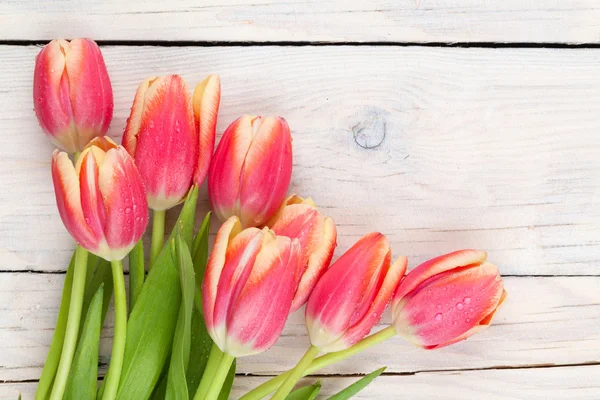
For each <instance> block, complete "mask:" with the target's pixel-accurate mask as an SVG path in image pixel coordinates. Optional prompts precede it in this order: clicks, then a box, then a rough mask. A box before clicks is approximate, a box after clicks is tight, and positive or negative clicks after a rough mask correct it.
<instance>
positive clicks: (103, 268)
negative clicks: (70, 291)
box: [81, 253, 113, 332]
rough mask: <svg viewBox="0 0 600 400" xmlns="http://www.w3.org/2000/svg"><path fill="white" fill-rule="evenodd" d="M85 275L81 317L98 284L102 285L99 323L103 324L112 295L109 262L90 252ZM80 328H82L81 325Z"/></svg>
mask: <svg viewBox="0 0 600 400" xmlns="http://www.w3.org/2000/svg"><path fill="white" fill-rule="evenodd" d="M86 277H89V278H90V279H89V280H88V283H87V285H86V287H85V294H84V296H83V307H82V315H81V318H82V320H83V319H84V318H85V313H86V312H87V310H88V309H89V307H90V303H91V302H92V298H93V297H94V296H95V294H96V292H97V291H98V288H99V287H100V285H104V290H103V292H104V295H103V296H104V297H103V299H102V317H101V323H102V324H104V319H105V318H106V313H107V312H108V305H109V303H110V298H111V297H112V293H113V281H112V270H111V269H110V262H108V261H106V260H105V259H103V258H101V257H98V256H95V255H93V254H92V253H90V254H89V255H88V273H87V275H86ZM81 329H83V326H82V328H81ZM81 332H83V330H81Z"/></svg>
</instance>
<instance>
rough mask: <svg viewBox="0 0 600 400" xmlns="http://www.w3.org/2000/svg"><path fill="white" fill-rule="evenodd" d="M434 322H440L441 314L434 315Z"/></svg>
mask: <svg viewBox="0 0 600 400" xmlns="http://www.w3.org/2000/svg"><path fill="white" fill-rule="evenodd" d="M435 320H436V321H441V320H442V313H437V314H435Z"/></svg>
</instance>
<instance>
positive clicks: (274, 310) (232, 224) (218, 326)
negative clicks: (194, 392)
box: [202, 217, 300, 357]
mask: <svg viewBox="0 0 600 400" xmlns="http://www.w3.org/2000/svg"><path fill="white" fill-rule="evenodd" d="M299 258H300V245H299V243H298V241H297V240H292V239H290V238H287V237H282V236H275V235H274V234H273V233H272V232H271V231H269V230H268V228H264V229H263V230H260V229H258V228H248V229H245V230H242V225H241V223H240V221H239V219H238V218H237V217H231V218H229V219H228V220H227V221H226V222H225V223H224V224H223V225H222V226H221V228H220V229H219V232H218V233H217V237H216V239H215V244H214V248H213V251H212V253H211V254H210V258H209V260H208V264H207V267H206V274H205V278H204V283H203V291H202V300H203V301H202V307H203V310H204V319H205V322H206V329H207V330H208V333H209V335H210V337H211V338H212V339H213V341H214V342H215V344H216V345H217V346H218V347H219V348H220V349H221V350H222V351H223V352H226V353H228V354H230V355H232V356H234V357H241V356H247V355H252V354H257V353H260V352H263V351H265V350H267V349H268V348H269V347H271V346H272V345H273V344H275V342H276V341H277V339H278V338H279V335H280V334H281V331H282V330H283V326H284V324H285V321H286V319H287V316H288V314H289V312H290V307H291V305H292V299H293V297H294V293H295V291H296V287H297V286H298V279H299V269H300V268H299V267H300V263H299Z"/></svg>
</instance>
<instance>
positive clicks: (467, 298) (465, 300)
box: [463, 297, 471, 304]
mask: <svg viewBox="0 0 600 400" xmlns="http://www.w3.org/2000/svg"><path fill="white" fill-rule="evenodd" d="M463 301H464V302H465V304H470V303H471V298H470V297H465V298H464V299H463Z"/></svg>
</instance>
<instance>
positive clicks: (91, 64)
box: [33, 39, 113, 154]
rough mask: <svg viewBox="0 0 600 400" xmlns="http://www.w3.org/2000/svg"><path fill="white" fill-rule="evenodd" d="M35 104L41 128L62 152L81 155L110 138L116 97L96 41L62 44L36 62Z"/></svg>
mask: <svg viewBox="0 0 600 400" xmlns="http://www.w3.org/2000/svg"><path fill="white" fill-rule="evenodd" d="M33 104H34V110H35V114H36V116H37V118H38V121H39V123H40V126H41V127H42V130H43V131H44V133H46V135H47V136H48V137H49V138H50V140H51V141H52V142H53V143H54V144H55V145H56V146H58V147H60V148H61V149H63V150H65V151H66V152H68V153H71V154H74V153H77V152H81V151H82V150H83V149H84V147H85V146H86V145H87V144H88V143H89V142H90V141H91V140H92V139H93V138H95V137H98V136H104V135H105V134H106V131H107V130H108V126H109V124H110V121H111V119H112V114H113V94H112V88H111V85H110V79H109V77H108V72H107V71H106V66H105V65H104V59H103V58H102V53H101V52H100V48H99V47H98V45H97V44H96V43H95V42H94V41H93V40H90V39H74V40H72V41H71V42H68V41H66V40H62V39H58V40H53V41H52V42H50V43H49V44H48V45H46V46H45V47H44V48H43V49H42V50H41V51H40V53H39V54H38V55H37V57H36V60H35V70H34V75H33Z"/></svg>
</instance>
